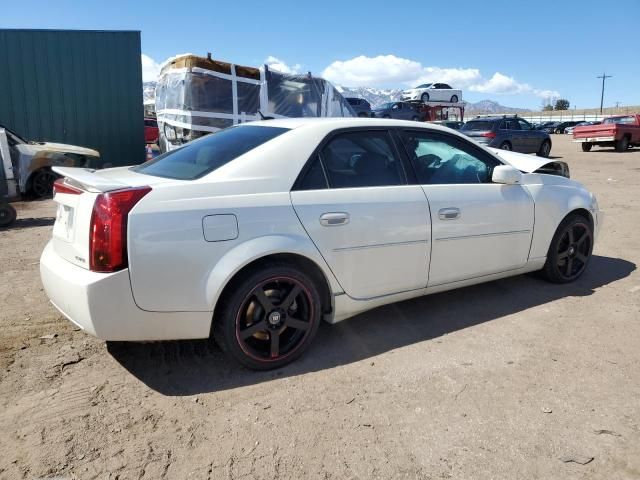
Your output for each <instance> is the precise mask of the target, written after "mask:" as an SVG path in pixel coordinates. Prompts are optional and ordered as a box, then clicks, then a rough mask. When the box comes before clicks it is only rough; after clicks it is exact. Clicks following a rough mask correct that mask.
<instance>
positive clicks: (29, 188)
mask: <svg viewBox="0 0 640 480" xmlns="http://www.w3.org/2000/svg"><path fill="white" fill-rule="evenodd" d="M4 155H7V156H8V157H9V159H10V162H9V163H10V164H11V165H12V169H13V172H14V174H15V180H16V183H17V188H16V192H15V193H22V194H28V195H32V196H34V197H37V198H42V197H47V196H49V195H51V192H52V189H53V182H54V181H55V180H56V179H57V178H59V176H58V175H56V174H55V173H54V172H53V171H52V170H51V168H52V167H54V166H60V167H89V168H99V167H100V166H101V159H100V153H98V152H97V151H96V150H93V149H91V148H85V147H78V146H76V145H66V144H63V143H51V142H27V141H26V140H24V139H22V138H21V137H20V136H19V135H17V134H16V133H14V132H12V131H11V130H9V129H7V128H5V127H3V126H2V125H0V157H4Z"/></svg>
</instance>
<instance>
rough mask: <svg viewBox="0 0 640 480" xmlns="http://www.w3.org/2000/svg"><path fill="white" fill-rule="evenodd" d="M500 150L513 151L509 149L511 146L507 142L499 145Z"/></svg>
mask: <svg viewBox="0 0 640 480" xmlns="http://www.w3.org/2000/svg"><path fill="white" fill-rule="evenodd" d="M500 150H509V151H510V150H513V148H512V147H511V144H510V143H509V142H503V143H502V145H500Z"/></svg>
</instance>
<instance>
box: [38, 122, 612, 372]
mask: <svg viewBox="0 0 640 480" xmlns="http://www.w3.org/2000/svg"><path fill="white" fill-rule="evenodd" d="M55 170H56V171H57V172H58V173H59V174H60V175H62V176H64V177H65V178H64V179H61V180H60V181H58V182H57V183H56V185H55V196H54V201H55V202H56V203H57V204H58V214H57V219H56V222H55V224H54V227H53V238H52V239H51V241H50V242H49V244H48V245H47V246H46V248H45V250H44V252H43V254H42V258H41V263H40V268H41V276H42V282H43V284H44V288H45V291H46V293H47V295H48V296H49V298H50V299H51V301H52V302H53V304H54V305H55V306H56V307H57V308H58V309H59V310H60V311H61V312H62V313H63V314H64V315H65V316H67V317H68V318H69V319H70V320H71V321H72V322H74V323H75V324H76V325H78V326H79V327H80V328H82V329H84V330H85V331H86V332H88V333H90V334H92V335H95V336H97V337H99V338H101V339H105V340H129V341H142V340H144V341H149V340H170V339H188V338H208V337H210V336H213V338H214V339H215V340H216V341H217V343H218V344H219V345H220V347H222V349H223V350H225V351H226V352H228V354H229V355H231V356H232V357H233V358H235V359H236V360H237V361H239V362H240V363H242V364H244V365H246V366H248V367H251V368H255V369H269V368H276V367H280V366H282V365H284V364H286V363H288V362H290V361H292V360H293V359H294V358H296V357H298V356H299V355H300V354H302V353H303V352H304V351H305V350H307V348H308V347H309V345H310V344H311V341H312V340H313V337H314V336H315V334H316V331H317V329H318V326H319V324H320V320H321V319H324V320H327V321H328V322H329V323H334V322H338V321H341V320H344V319H346V318H348V317H351V316H353V315H356V314H358V313H360V312H363V311H365V310H368V309H371V308H374V307H377V306H380V305H384V304H387V303H391V302H396V301H399V300H404V299H408V298H411V297H417V296H419V295H425V294H430V293H436V292H441V291H443V290H449V289H453V288H458V287H464V286H466V285H471V284H475V283H480V282H486V281H490V280H495V279H498V278H503V277H508V276H510V275H518V274H521V273H525V272H532V271H541V272H542V273H543V275H544V276H546V278H547V279H549V280H550V281H552V282H558V283H562V282H570V281H573V280H575V279H576V278H578V277H579V276H580V275H581V274H582V273H583V272H584V270H585V268H586V267H587V264H588V262H589V258H590V256H591V251H592V248H593V242H594V239H595V235H596V232H597V231H598V228H599V225H600V223H601V213H600V212H599V210H598V204H597V202H596V199H595V197H594V196H593V195H592V194H591V193H589V192H588V191H587V190H586V189H585V188H584V187H583V186H582V185H581V184H580V183H578V182H576V181H573V180H570V179H569V178H567V177H568V168H567V166H566V164H564V163H562V162H558V161H550V160H549V159H545V158H538V157H530V156H527V155H521V154H517V153H513V152H506V151H499V150H491V149H487V148H484V147H482V146H479V145H478V144H476V143H474V142H472V141H470V140H468V139H467V138H466V137H464V136H462V135H460V134H458V133H456V132H454V131H452V130H450V129H446V128H442V127H439V126H435V125H427V124H417V123H416V122H411V121H399V120H384V119H357V118H354V119H346V118H344V119H336V118H333V119H303V118H298V119H283V120H267V121H262V122H253V123H248V124H243V125H238V126H235V127H231V128H228V129H225V130H222V131H220V132H217V133H214V134H211V135H208V136H206V137H203V138H201V139H199V140H196V141H193V142H191V143H188V144H186V145H185V146H183V147H182V148H180V149H177V150H174V151H172V152H168V153H166V154H164V155H161V156H159V157H157V158H156V159H154V160H151V161H149V162H147V163H144V164H142V165H140V166H136V167H122V168H113V169H108V170H101V171H93V170H88V169H80V168H55ZM536 172H537V173H536Z"/></svg>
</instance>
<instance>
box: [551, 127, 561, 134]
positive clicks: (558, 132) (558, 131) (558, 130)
mask: <svg viewBox="0 0 640 480" xmlns="http://www.w3.org/2000/svg"><path fill="white" fill-rule="evenodd" d="M553 133H557V134H560V133H562V130H561V129H559V128H556V130H555V131H554V132H553Z"/></svg>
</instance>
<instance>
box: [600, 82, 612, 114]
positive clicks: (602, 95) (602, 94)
mask: <svg viewBox="0 0 640 480" xmlns="http://www.w3.org/2000/svg"><path fill="white" fill-rule="evenodd" d="M612 76H613V75H607V74H606V73H603V74H602V75H600V76H597V77H596V78H601V79H602V93H601V94H600V115H602V105H603V104H604V81H605V80H606V79H607V78H611V77H612Z"/></svg>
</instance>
